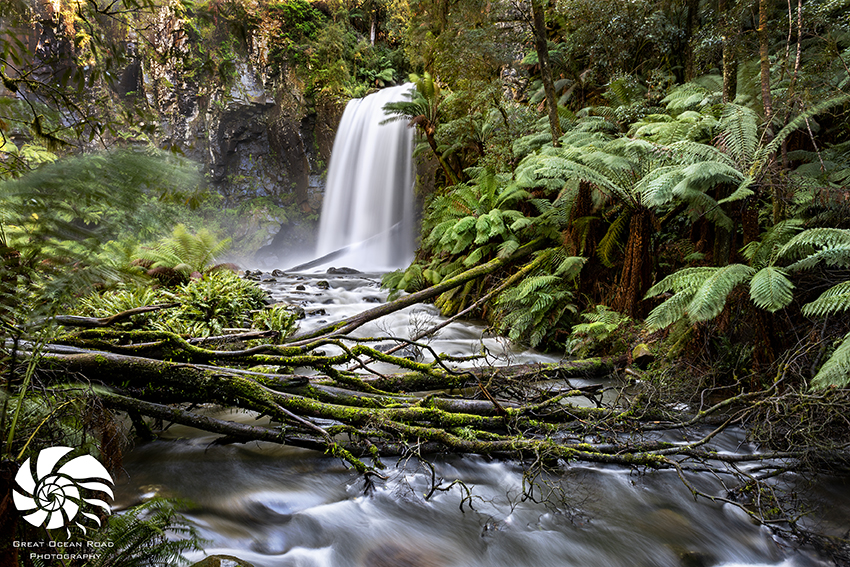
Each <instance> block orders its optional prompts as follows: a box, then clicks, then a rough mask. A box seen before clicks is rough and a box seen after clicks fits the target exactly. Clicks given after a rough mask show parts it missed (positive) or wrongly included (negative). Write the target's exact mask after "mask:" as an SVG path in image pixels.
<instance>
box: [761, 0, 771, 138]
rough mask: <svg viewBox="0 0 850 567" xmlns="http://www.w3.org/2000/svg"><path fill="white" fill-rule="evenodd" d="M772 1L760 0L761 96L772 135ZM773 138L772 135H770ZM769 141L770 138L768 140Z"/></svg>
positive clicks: (768, 128) (768, 127) (768, 129)
mask: <svg viewBox="0 0 850 567" xmlns="http://www.w3.org/2000/svg"><path fill="white" fill-rule="evenodd" d="M769 10H770V2H768V0H759V26H758V41H759V67H760V69H761V98H762V104H763V105H764V118H765V120H766V121H767V131H768V135H769V136H770V132H771V128H770V120H771V118H772V117H773V99H772V97H771V94H770V32H769V31H768V28H767V24H768V21H767V20H768V15H769V14H768V12H769ZM770 137H771V138H772V136H770ZM766 141H767V142H769V141H770V139H767V140H766Z"/></svg>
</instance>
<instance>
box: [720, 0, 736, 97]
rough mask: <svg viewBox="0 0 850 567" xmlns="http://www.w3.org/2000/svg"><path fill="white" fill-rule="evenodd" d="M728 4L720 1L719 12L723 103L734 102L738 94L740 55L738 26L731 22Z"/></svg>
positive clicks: (725, 1)
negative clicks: (737, 47)
mask: <svg viewBox="0 0 850 567" xmlns="http://www.w3.org/2000/svg"><path fill="white" fill-rule="evenodd" d="M727 2H728V0H720V1H719V2H718V11H719V12H720V17H721V26H722V30H723V31H722V33H723V36H722V42H723V102H732V101H734V100H735V97H736V96H737V93H738V54H737V49H736V39H735V38H736V37H737V35H738V29H737V28H738V26H737V23H736V24H733V23H732V22H731V21H730V18H731V15H730V14H729V13H728V6H727Z"/></svg>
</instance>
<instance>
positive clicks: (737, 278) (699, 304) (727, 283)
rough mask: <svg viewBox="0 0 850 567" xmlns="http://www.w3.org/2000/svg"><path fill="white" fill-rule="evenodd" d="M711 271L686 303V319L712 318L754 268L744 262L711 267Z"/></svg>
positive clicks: (752, 272) (704, 319)
mask: <svg viewBox="0 0 850 567" xmlns="http://www.w3.org/2000/svg"><path fill="white" fill-rule="evenodd" d="M712 270H713V273H712V274H711V275H710V276H709V277H708V278H707V279H706V280H705V282H703V284H702V285H701V286H700V287H699V289H697V291H696V293H695V294H694V298H693V299H692V300H691V302H690V303H689V304H688V307H687V313H688V319H690V321H691V322H692V323H696V322H698V321H708V320H709V319H714V318H715V317H717V316H718V315H720V312H721V311H723V307H725V306H726V298H727V297H728V296H729V294H730V293H731V292H732V290H733V289H734V288H735V286H737V285H738V284H740V283H743V282H744V281H746V280H748V279H750V278H751V277H752V276H753V274H754V273H755V270H753V269H752V268H751V267H749V266H745V265H744V264H730V265H728V266H724V267H722V268H713V269H712Z"/></svg>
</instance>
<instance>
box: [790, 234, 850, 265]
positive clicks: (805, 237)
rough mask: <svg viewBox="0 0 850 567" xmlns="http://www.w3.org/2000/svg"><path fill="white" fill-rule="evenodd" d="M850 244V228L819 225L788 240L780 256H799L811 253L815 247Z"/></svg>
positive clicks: (791, 257)
mask: <svg viewBox="0 0 850 567" xmlns="http://www.w3.org/2000/svg"><path fill="white" fill-rule="evenodd" d="M839 246H840V247H847V246H850V230H847V229H842V228H828V227H818V228H810V229H808V230H804V231H803V232H801V233H800V234H798V235H796V236H795V237H794V238H792V239H791V240H789V241H788V243H787V244H785V246H783V247H782V248H781V249H780V250H779V254H778V255H779V257H780V258H785V259H795V258H799V257H800V256H802V255H804V254H811V253H812V251H813V250H814V248H837V247H839Z"/></svg>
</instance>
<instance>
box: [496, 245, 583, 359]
mask: <svg viewBox="0 0 850 567" xmlns="http://www.w3.org/2000/svg"><path fill="white" fill-rule="evenodd" d="M585 261H586V259H585V258H581V257H577V256H567V255H566V253H565V252H564V250H563V249H562V248H549V249H546V250H544V251H542V252H539V253H538V258H537V259H536V260H534V262H537V264H538V265H537V267H536V268H535V269H534V270H532V271H531V272H530V273H529V274H528V275H527V276H526V277H525V278H524V279H522V280H521V281H520V282H519V283H518V284H517V285H516V286H514V287H511V288H509V289H507V290H506V291H504V292H502V294H500V295H499V298H498V299H497V300H496V302H495V305H494V307H495V311H496V315H495V320H496V322H495V324H494V327H495V329H496V331H497V332H500V333H504V334H507V336H508V337H509V338H510V339H511V340H514V341H518V342H522V343H524V344H527V345H529V346H531V347H535V346H537V345H539V344H540V343H542V342H544V341H547V342H548V341H549V340H551V338H552V335H553V334H554V333H556V332H557V330H558V329H559V328H563V327H565V326H568V322H569V320H570V319H571V318H572V316H573V315H575V314H576V313H577V307H576V306H575V304H574V303H573V299H574V288H575V284H574V281H575V278H576V277H577V276H578V274H579V272H580V271H581V268H582V266H584V263H585Z"/></svg>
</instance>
